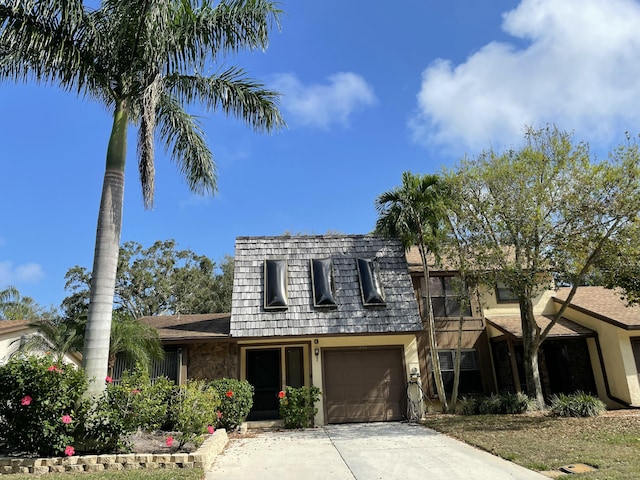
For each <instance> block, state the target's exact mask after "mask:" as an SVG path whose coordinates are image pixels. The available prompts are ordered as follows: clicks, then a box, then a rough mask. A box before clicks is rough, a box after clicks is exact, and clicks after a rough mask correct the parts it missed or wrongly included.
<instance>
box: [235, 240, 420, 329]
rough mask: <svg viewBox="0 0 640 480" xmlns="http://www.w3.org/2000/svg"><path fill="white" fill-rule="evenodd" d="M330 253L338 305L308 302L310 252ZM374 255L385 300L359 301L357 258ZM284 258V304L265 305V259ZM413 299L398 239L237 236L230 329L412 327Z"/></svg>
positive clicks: (416, 325)
mask: <svg viewBox="0 0 640 480" xmlns="http://www.w3.org/2000/svg"><path fill="white" fill-rule="evenodd" d="M314 258H315V259H331V260H332V262H333V275H334V283H335V301H336V307H335V308H333V309H326V308H324V309H323V308H318V307H314V305H313V293H312V284H311V267H310V264H311V262H310V260H311V259H314ZM358 258H364V259H375V260H376V262H377V265H378V268H379V273H380V278H381V281H382V287H383V289H384V295H385V304H384V305H381V306H364V305H363V303H362V295H361V292H360V284H359V280H358V271H357V259H358ZM270 259H285V260H286V262H287V288H288V308H287V309H286V310H282V311H269V310H265V309H264V306H263V305H264V272H263V269H264V261H265V260H270ZM421 329H422V324H421V321H420V316H419V313H418V306H417V303H416V299H415V296H414V293H413V287H412V284H411V279H410V276H409V271H408V268H407V261H406V259H405V255H404V249H403V247H402V245H401V244H400V242H399V241H397V240H392V239H386V238H382V237H376V236H370V235H317V236H315V235H314V236H279V237H238V238H237V239H236V251H235V274H234V283H233V300H232V318H231V336H232V337H235V338H252V337H273V336H290V335H296V336H300V335H335V334H369V333H398V332H416V331H420V330H421Z"/></svg>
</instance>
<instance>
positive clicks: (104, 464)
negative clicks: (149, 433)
mask: <svg viewBox="0 0 640 480" xmlns="http://www.w3.org/2000/svg"><path fill="white" fill-rule="evenodd" d="M227 441H228V437H227V432H226V431H225V430H224V429H220V430H217V431H216V432H215V433H214V434H213V435H208V438H207V439H206V440H205V441H204V442H203V443H202V445H200V448H198V449H197V450H196V451H195V452H194V453H173V454H168V453H163V454H153V453H127V454H121V455H120V454H116V455H73V456H71V457H55V458H15V457H0V475H1V474H11V473H33V474H43V473H57V472H101V471H104V470H140V469H156V468H166V469H171V468H202V469H204V470H205V471H206V470H208V469H209V468H210V467H211V465H212V464H213V461H214V460H215V458H216V456H217V455H218V454H219V453H220V452H221V451H222V449H223V448H224V447H225V445H226V444H227Z"/></svg>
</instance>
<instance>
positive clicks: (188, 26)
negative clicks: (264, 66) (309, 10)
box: [167, 0, 283, 69]
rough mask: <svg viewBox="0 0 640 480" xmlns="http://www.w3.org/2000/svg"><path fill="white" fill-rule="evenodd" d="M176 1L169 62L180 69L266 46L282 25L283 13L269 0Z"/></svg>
mask: <svg viewBox="0 0 640 480" xmlns="http://www.w3.org/2000/svg"><path fill="white" fill-rule="evenodd" d="M172 3H173V4H174V5H175V10H174V11H173V12H172V18H173V21H174V25H173V33H174V35H173V38H172V39H170V41H171V42H173V45H171V46H170V48H169V49H168V51H167V52H168V54H169V59H168V60H169V63H170V64H171V65H173V66H174V67H176V68H178V69H181V68H182V69H183V68H185V67H187V66H194V67H196V68H198V69H201V68H202V67H203V66H204V65H205V62H206V61H207V59H213V60H215V59H216V57H219V56H223V55H225V54H228V53H235V52H238V51H240V50H244V49H248V50H257V49H261V50H264V49H266V48H267V46H268V43H269V29H270V28H272V27H273V26H274V25H275V26H276V27H277V28H279V27H280V16H281V15H282V13H283V12H282V10H281V9H280V8H278V4H277V3H275V2H271V1H267V0H222V1H221V2H219V3H218V4H217V5H215V6H214V2H213V1H211V0H203V1H202V2H195V1H191V2H189V1H183V2H175V3H174V2H172Z"/></svg>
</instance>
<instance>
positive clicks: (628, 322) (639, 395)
mask: <svg viewBox="0 0 640 480" xmlns="http://www.w3.org/2000/svg"><path fill="white" fill-rule="evenodd" d="M568 293H569V289H568V288H560V289H559V290H558V292H557V293H556V294H555V295H554V296H553V299H552V300H553V301H552V308H554V309H555V311H558V310H559V309H560V306H561V305H562V304H563V303H564V302H565V300H566V298H567V295H568ZM564 316H565V317H566V318H567V319H569V320H571V321H572V322H575V324H578V325H580V326H581V327H582V328H585V329H589V330H590V331H591V332H592V335H591V336H590V337H589V338H587V344H588V355H589V359H590V362H585V364H586V365H589V363H590V366H591V369H592V371H593V374H594V377H595V383H596V387H597V393H598V396H599V397H600V398H601V399H602V400H603V401H604V402H606V403H607V405H608V406H609V407H610V408H620V407H629V406H634V407H640V306H633V307H629V306H627V303H626V302H625V300H624V299H623V298H622V295H621V294H620V292H617V291H615V290H609V289H606V288H604V287H579V288H578V290H577V292H576V295H575V296H574V297H573V299H572V302H571V304H570V305H569V307H568V308H567V309H566V310H565V313H564ZM570 354H571V353H570ZM569 359H570V360H571V358H569Z"/></svg>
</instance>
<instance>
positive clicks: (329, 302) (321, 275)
mask: <svg viewBox="0 0 640 480" xmlns="http://www.w3.org/2000/svg"><path fill="white" fill-rule="evenodd" d="M311 284H312V286H313V305H314V306H315V307H335V306H336V299H335V296H334V293H333V291H334V283H333V262H332V260H331V259H330V258H322V259H318V258H314V259H312V260H311Z"/></svg>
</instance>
